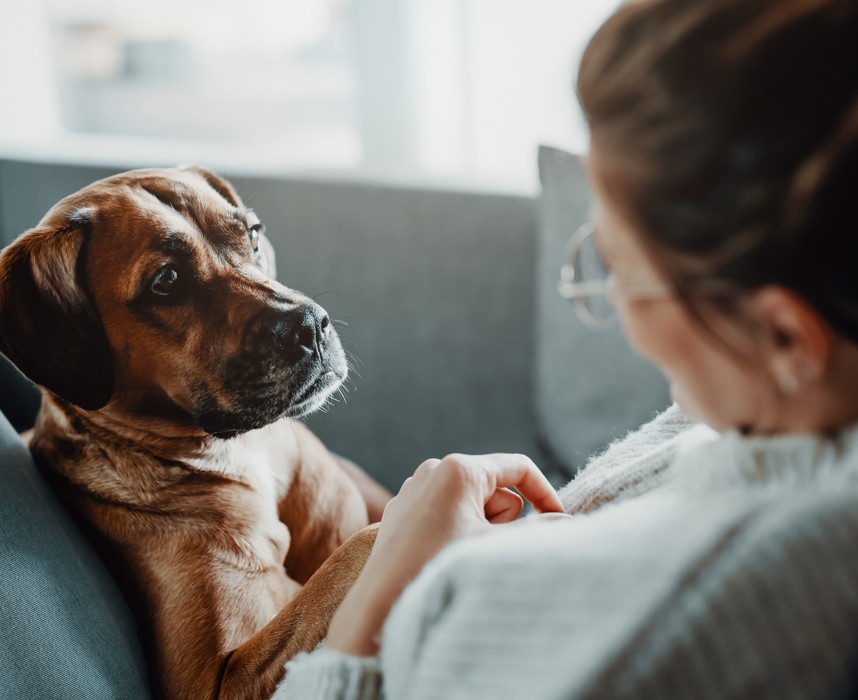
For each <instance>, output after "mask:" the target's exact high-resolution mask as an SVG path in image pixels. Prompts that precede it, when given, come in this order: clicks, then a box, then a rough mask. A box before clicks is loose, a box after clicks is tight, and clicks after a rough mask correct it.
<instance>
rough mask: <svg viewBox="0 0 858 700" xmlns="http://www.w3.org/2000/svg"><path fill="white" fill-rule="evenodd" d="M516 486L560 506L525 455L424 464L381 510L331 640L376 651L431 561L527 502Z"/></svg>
mask: <svg viewBox="0 0 858 700" xmlns="http://www.w3.org/2000/svg"><path fill="white" fill-rule="evenodd" d="M513 487H514V488H515V489H517V490H518V491H519V492H520V493H521V494H522V496H524V497H525V498H526V499H527V500H528V501H530V503H532V504H533V506H534V507H535V508H536V509H537V510H539V511H541V512H546V513H562V512H563V506H562V505H561V503H560V499H559V498H558V496H557V493H556V492H555V491H554V489H553V488H552V486H551V484H550V483H548V480H547V479H546V478H545V476H544V475H543V474H542V472H540V471H539V469H538V468H537V467H536V465H535V464H534V463H533V462H532V461H531V460H530V459H528V458H527V457H525V456H523V455H515V454H492V455H483V456H471V455H450V456H448V457H445V458H444V459H442V460H437V459H430V460H427V461H426V462H423V464H421V465H420V466H419V467H418V468H417V471H415V472H414V475H413V476H412V477H410V478H408V479H406V481H405V483H404V484H403V485H402V488H401V489H400V491H399V493H398V494H397V496H396V497H395V498H393V500H391V501H390V502H389V503H388V504H387V507H386V508H385V509H384V515H383V517H382V519H381V527H380V529H379V532H378V539H377V540H376V543H375V547H374V548H373V551H372V554H371V555H370V558H369V560H368V561H367V564H366V567H365V568H364V570H363V572H362V573H361V575H360V576H359V577H358V579H357V581H356V582H355V585H354V586H353V588H352V590H351V591H350V592H349V594H348V596H346V598H345V600H344V601H343V603H342V605H340V608H339V610H338V611H337V613H336V614H335V615H334V618H333V620H332V621H331V625H330V628H329V630H328V638H327V646H328V647H330V648H333V649H337V650H339V651H343V652H346V653H351V654H357V655H372V654H375V653H376V652H377V651H378V642H377V640H376V637H377V635H378V633H379V631H380V630H381V627H382V625H383V624H384V621H385V619H386V618H387V614H388V612H389V611H390V608H391V606H392V605H393V603H394V602H395V601H396V599H397V598H398V597H399V594H400V593H401V592H402V590H403V589H404V588H405V586H406V585H407V584H408V583H409V582H410V581H411V580H412V579H413V578H414V577H415V576H416V575H417V574H418V573H419V571H420V569H422V568H423V566H424V564H426V562H428V561H429V560H430V559H431V558H432V557H434V556H435V555H436V554H437V553H438V551H439V550H440V549H441V548H442V547H444V546H445V545H446V544H448V543H450V542H451V541H453V540H455V539H458V538H460V537H465V536H469V535H473V534H477V533H480V532H483V531H485V530H486V529H487V528H489V527H491V526H492V525H493V524H499V523H508V522H511V521H513V520H515V519H516V518H517V517H518V515H519V513H521V509H522V507H523V505H524V503H523V501H522V499H521V498H520V497H519V496H518V494H516V493H514V492H513V491H511V490H510V488H513Z"/></svg>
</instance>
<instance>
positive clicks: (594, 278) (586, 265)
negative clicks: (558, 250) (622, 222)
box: [572, 235, 617, 323]
mask: <svg viewBox="0 0 858 700" xmlns="http://www.w3.org/2000/svg"><path fill="white" fill-rule="evenodd" d="M572 263H573V265H574V267H575V278H576V281H580V282H582V283H584V284H585V285H586V284H588V283H597V285H596V286H597V287H598V286H601V285H602V284H604V283H605V282H606V281H607V280H608V279H609V277H610V271H609V270H608V268H607V267H606V266H605V264H604V262H603V261H602V259H601V257H600V256H599V251H598V250H597V248H596V245H595V243H594V241H593V236H592V235H589V236H587V237H586V238H585V239H584V240H583V241H582V242H581V246H580V247H579V248H578V251H577V254H576V255H575V260H573V261H572ZM580 303H581V304H582V305H583V307H584V310H585V311H586V313H588V314H589V315H590V316H591V317H592V318H593V319H594V320H595V321H597V322H598V323H603V322H608V321H611V320H612V319H613V318H614V317H615V316H616V315H617V310H616V308H614V305H613V304H612V303H611V301H610V296H609V295H608V294H589V295H587V296H585V297H583V298H582V299H581V300H580Z"/></svg>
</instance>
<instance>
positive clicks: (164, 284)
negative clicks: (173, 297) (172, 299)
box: [151, 265, 179, 297]
mask: <svg viewBox="0 0 858 700" xmlns="http://www.w3.org/2000/svg"><path fill="white" fill-rule="evenodd" d="M178 281H179V271H178V270H177V269H176V267H175V265H164V267H162V268H161V269H160V270H158V273H157V274H156V275H155V277H154V279H153V280H152V286H151V289H152V291H153V292H154V293H155V294H157V295H159V296H162V297H165V296H168V295H170V294H172V293H173V292H174V291H176V285H177V283H178Z"/></svg>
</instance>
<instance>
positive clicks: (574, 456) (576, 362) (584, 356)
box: [534, 146, 670, 471]
mask: <svg viewBox="0 0 858 700" xmlns="http://www.w3.org/2000/svg"><path fill="white" fill-rule="evenodd" d="M539 176H540V180H541V182H542V193H541V195H540V197H539V202H538V213H539V225H538V249H537V255H536V259H537V278H536V287H537V289H536V305H537V314H536V381H535V384H536V386H535V392H534V395H535V401H536V414H537V419H538V426H539V427H538V429H539V431H540V432H541V435H542V438H543V440H544V441H545V443H546V444H547V446H548V448H549V449H550V450H551V451H552V452H553V453H554V456H555V457H556V458H557V459H558V460H559V461H560V462H561V463H562V464H564V465H565V466H566V467H567V469H569V471H575V470H577V469H579V468H580V467H582V466H583V465H584V463H585V462H586V461H587V458H588V457H589V456H591V455H592V454H594V453H596V452H598V451H600V450H601V449H603V448H604V447H605V445H607V444H608V443H610V442H611V441H612V440H614V439H616V438H618V437H621V436H623V435H625V434H626V433H627V432H629V431H630V430H632V429H634V428H637V427H638V426H640V425H641V424H643V423H645V422H647V421H648V420H649V419H651V418H652V417H653V416H654V415H655V414H656V413H658V412H659V411H662V410H663V409H664V408H665V407H667V406H668V405H669V404H670V396H669V391H668V387H667V383H666V382H665V380H664V379H663V377H662V376H661V374H660V373H659V372H658V370H656V369H655V368H654V367H652V366H651V365H650V364H649V363H648V362H646V361H645V360H643V359H642V358H641V357H639V356H638V355H636V354H635V353H634V352H633V351H632V349H631V348H630V347H629V346H628V344H627V343H626V341H625V339H624V338H623V335H622V332H621V330H620V328H619V326H617V327H614V328H610V329H606V330H599V331H594V330H592V329H590V328H588V327H587V326H585V325H583V324H582V323H581V322H580V321H579V320H578V318H577V316H576V315H575V312H574V310H573V308H572V305H571V303H570V302H569V301H567V300H566V299H562V298H561V297H560V296H559V295H558V294H557V281H558V279H559V275H560V265H561V261H562V260H563V258H564V254H565V250H566V244H567V242H568V241H569V237H570V236H571V235H572V233H573V232H574V231H575V229H577V228H578V227H579V226H580V225H581V224H582V223H584V222H585V221H587V218H588V217H589V213H590V212H589V207H590V198H589V186H588V184H587V180H586V177H585V175H584V170H583V167H582V163H581V161H580V158H579V157H578V156H575V155H573V154H571V153H567V152H565V151H561V150H558V149H555V148H550V147H547V146H543V147H541V148H540V149H539Z"/></svg>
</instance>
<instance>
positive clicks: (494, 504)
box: [485, 489, 524, 524]
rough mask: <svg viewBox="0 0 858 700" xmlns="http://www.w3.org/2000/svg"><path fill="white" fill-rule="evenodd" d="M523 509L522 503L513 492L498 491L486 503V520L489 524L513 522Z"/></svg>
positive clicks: (506, 490) (507, 490)
mask: <svg viewBox="0 0 858 700" xmlns="http://www.w3.org/2000/svg"><path fill="white" fill-rule="evenodd" d="M522 508H524V501H523V500H522V499H521V496H519V495H518V494H517V493H515V492H514V491H510V490H509V489H498V490H497V491H495V492H494V493H493V494H492V495H491V497H490V498H489V500H488V501H486V505H485V512H486V520H488V521H489V522H490V523H494V524H497V523H509V522H512V521H513V520H515V519H516V518H517V517H518V516H519V514H520V513H521V509H522Z"/></svg>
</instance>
